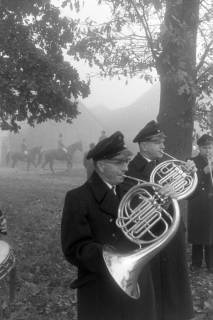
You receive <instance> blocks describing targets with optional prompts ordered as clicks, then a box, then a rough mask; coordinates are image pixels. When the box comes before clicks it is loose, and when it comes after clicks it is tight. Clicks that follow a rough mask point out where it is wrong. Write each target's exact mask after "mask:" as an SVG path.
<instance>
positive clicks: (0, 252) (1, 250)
mask: <svg viewBox="0 0 213 320" xmlns="http://www.w3.org/2000/svg"><path fill="white" fill-rule="evenodd" d="M9 252H10V246H9V244H8V243H7V242H5V241H3V240H0V264H1V263H2V262H4V260H5V259H6V258H7V256H8V254H9Z"/></svg>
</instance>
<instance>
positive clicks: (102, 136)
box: [98, 130, 107, 141]
mask: <svg viewBox="0 0 213 320" xmlns="http://www.w3.org/2000/svg"><path fill="white" fill-rule="evenodd" d="M106 137H107V136H106V131H105V130H102V131H101V135H100V138H99V140H98V141H101V140H103V139H105V138H106Z"/></svg>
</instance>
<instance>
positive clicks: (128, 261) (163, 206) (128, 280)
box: [103, 182, 180, 299]
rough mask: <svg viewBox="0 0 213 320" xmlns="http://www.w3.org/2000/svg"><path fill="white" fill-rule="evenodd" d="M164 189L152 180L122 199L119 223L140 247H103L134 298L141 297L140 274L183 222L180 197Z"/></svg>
mask: <svg viewBox="0 0 213 320" xmlns="http://www.w3.org/2000/svg"><path fill="white" fill-rule="evenodd" d="M160 188H161V187H160V186H159V185H157V184H153V183H149V182H147V183H142V184H139V185H136V186H133V187H132V188H131V189H130V190H129V191H128V192H127V193H126V194H125V195H124V197H123V198H122V200H121V202H120V205H119V208H118V217H117V220H116V224H117V226H118V227H119V228H120V229H121V230H122V232H123V233H124V235H125V236H126V237H127V238H128V239H129V240H130V241H132V242H134V243H135V244H137V245H138V246H139V249H136V250H134V251H131V252H130V253H127V254H121V253H119V252H117V251H116V250H115V249H113V248H112V247H109V246H104V248H103V258H104V261H105V264H106V267H107V269H108V271H109V273H110V274H111V276H112V278H113V279H114V280H115V282H116V283H117V284H118V286H119V287H120V288H121V289H122V290H123V291H124V292H125V293H126V294H127V295H128V296H129V297H131V298H133V299H138V298H139V297H140V288H139V285H138V277H139V275H140V273H141V271H142V270H143V267H144V266H145V265H146V264H147V263H148V262H149V261H150V260H151V259H152V258H153V257H154V256H155V255H156V254H157V253H158V252H160V251H161V250H162V248H163V247H165V246H166V245H167V243H168V242H169V241H170V240H171V239H172V238H173V237H174V235H175V233H176V231H177V229H178V226H179V223H180V210H179V206H178V202H177V200H175V199H171V198H165V197H162V195H161V194H160V193H159V189H160ZM168 207H169V208H170V209H172V213H170V212H168V210H167V209H168Z"/></svg>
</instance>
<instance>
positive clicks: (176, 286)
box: [124, 121, 194, 320]
mask: <svg viewBox="0 0 213 320" xmlns="http://www.w3.org/2000/svg"><path fill="white" fill-rule="evenodd" d="M164 141H165V134H164V133H163V132H162V131H161V129H160V126H159V124H158V123H157V122H155V121H150V122H149V123H148V124H147V125H146V126H145V127H144V128H143V129H142V130H141V131H140V132H139V133H138V134H137V136H136V137H135V138H134V140H133V142H135V143H138V145H139V152H138V154H137V155H136V156H135V157H134V158H133V159H132V161H131V162H130V163H129V167H128V172H127V175H128V176H132V177H136V178H138V179H142V180H146V181H149V180H150V174H151V172H152V170H153V169H154V167H155V166H156V164H158V163H159V162H160V159H161V158H162V156H163V151H164V149H165V147H164ZM191 167H194V164H193V163H191V162H189V168H191ZM125 186H126V188H128V179H127V180H126V181H125V182H124V187H125ZM163 188H168V190H169V189H170V186H164V187H163ZM165 195H166V193H165ZM168 195H169V192H168ZM170 195H171V196H172V193H170ZM150 265H151V269H152V277H153V282H154V287H155V295H156V304H157V308H158V318H157V319H158V320H186V319H192V318H193V306H192V297H191V290H190V285H189V279H188V270H187V263H186V257H185V236H184V225H183V222H182V221H181V224H180V226H179V229H178V231H177V233H176V235H175V236H174V237H173V239H172V240H171V241H170V242H169V244H168V245H167V246H166V247H165V248H164V249H162V250H161V251H160V253H158V254H157V256H155V257H154V258H153V259H152V260H151V262H150Z"/></svg>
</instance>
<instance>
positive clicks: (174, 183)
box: [150, 152, 198, 200]
mask: <svg viewBox="0 0 213 320" xmlns="http://www.w3.org/2000/svg"><path fill="white" fill-rule="evenodd" d="M162 153H163V154H165V155H166V156H168V157H170V158H171V159H170V160H166V161H163V162H161V163H160V164H158V165H157V166H156V167H155V168H154V169H153V171H152V172H151V175H150V182H151V183H156V184H159V185H161V186H164V185H166V184H169V185H170V186H171V187H173V188H174V191H175V193H176V199H177V200H181V199H185V198H187V197H188V196H189V195H190V194H191V193H193V192H194V190H195V188H196V187H197V183H198V177H197V174H196V172H191V171H189V170H188V168H187V167H186V162H184V161H182V160H178V159H176V158H174V157H172V156H171V155H169V154H168V153H166V152H162Z"/></svg>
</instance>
